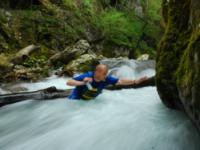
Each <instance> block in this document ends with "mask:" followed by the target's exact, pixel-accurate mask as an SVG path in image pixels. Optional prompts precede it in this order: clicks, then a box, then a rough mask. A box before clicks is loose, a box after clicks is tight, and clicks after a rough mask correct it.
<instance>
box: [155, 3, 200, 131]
mask: <svg viewBox="0 0 200 150" xmlns="http://www.w3.org/2000/svg"><path fill="white" fill-rule="evenodd" d="M199 8H200V1H199V0H181V1H180V0H169V1H167V0H163V16H164V20H165V22H166V32H165V35H164V36H163V38H162V40H161V42H160V45H159V48H158V55H157V64H156V71H157V75H156V83H157V89H158V92H159V95H160V97H161V99H162V101H163V102H164V104H166V105H167V106H168V107H170V108H174V109H181V110H184V111H185V112H186V113H187V114H188V116H189V117H190V118H191V120H192V121H193V122H194V123H195V124H196V126H197V127H198V128H199V129H200V93H199V90H200V59H199V58H200V10H199Z"/></svg>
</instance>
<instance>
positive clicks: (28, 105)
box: [0, 64, 200, 150]
mask: <svg viewBox="0 0 200 150" xmlns="http://www.w3.org/2000/svg"><path fill="white" fill-rule="evenodd" d="M131 66H132V65H131ZM113 68H114V70H111V72H112V71H113V72H114V74H115V75H116V76H120V77H129V78H137V77H139V76H143V75H148V76H151V75H153V74H155V71H154V70H153V69H151V68H150V69H149V68H145V69H143V70H141V71H135V69H132V67H130V66H129V65H127V64H123V65H120V66H118V70H117V71H116V70H115V69H116V68H115V67H113ZM66 81H67V78H58V77H56V76H51V77H49V78H47V79H45V80H43V81H40V82H37V83H22V84H20V85H23V86H24V87H26V88H28V90H29V91H32V90H37V89H41V88H45V87H49V86H56V87H57V88H60V89H66V88H70V87H67V86H66V84H65V83H66ZM199 139H200V136H199V135H198V133H197V130H196V128H195V127H194V126H193V125H192V123H191V121H190V120H189V119H188V118H187V117H186V116H185V114H184V113H182V112H179V111H175V110H170V109H168V108H166V107H165V106H164V105H163V104H162V102H161V101H160V98H159V96H158V94H157V91H156V88H155V87H145V88H141V89H128V90H120V91H107V90H105V91H104V92H103V94H101V95H100V96H99V97H97V98H96V99H95V100H92V101H88V102H86V101H74V100H68V99H67V98H62V99H57V100H54V101H40V102H39V101H34V100H29V101H24V102H20V103H16V104H12V105H9V106H5V107H2V108H0V150H199V149H200V142H199Z"/></svg>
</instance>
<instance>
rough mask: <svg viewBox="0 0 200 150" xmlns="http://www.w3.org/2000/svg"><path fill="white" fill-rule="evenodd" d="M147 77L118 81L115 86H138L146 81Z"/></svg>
mask: <svg viewBox="0 0 200 150" xmlns="http://www.w3.org/2000/svg"><path fill="white" fill-rule="evenodd" d="M147 79H148V77H147V76H144V77H142V78H140V79H137V80H130V79H120V80H119V81H118V83H117V85H133V84H140V83H142V82H144V81H145V80H147Z"/></svg>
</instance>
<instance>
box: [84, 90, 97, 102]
mask: <svg viewBox="0 0 200 150" xmlns="http://www.w3.org/2000/svg"><path fill="white" fill-rule="evenodd" d="M98 94H99V92H98V89H96V88H93V89H91V90H87V91H85V92H84V93H83V94H82V96H81V97H82V99H84V100H91V99H94V98H95V97H97V95H98Z"/></svg>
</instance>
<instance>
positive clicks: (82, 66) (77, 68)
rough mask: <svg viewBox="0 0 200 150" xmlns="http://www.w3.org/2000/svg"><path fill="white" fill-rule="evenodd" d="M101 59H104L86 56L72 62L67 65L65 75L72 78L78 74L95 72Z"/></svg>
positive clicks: (92, 55)
mask: <svg viewBox="0 0 200 150" xmlns="http://www.w3.org/2000/svg"><path fill="white" fill-rule="evenodd" d="M101 59H103V56H97V55H95V54H84V55H82V56H80V57H79V58H77V59H75V60H73V61H72V62H70V63H69V64H68V65H65V66H64V68H63V71H64V73H65V74H67V75H71V76H72V75H73V74H75V73H77V72H78V73H81V72H87V71H93V70H94V68H95V66H96V65H97V64H99V61H100V60H101Z"/></svg>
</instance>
